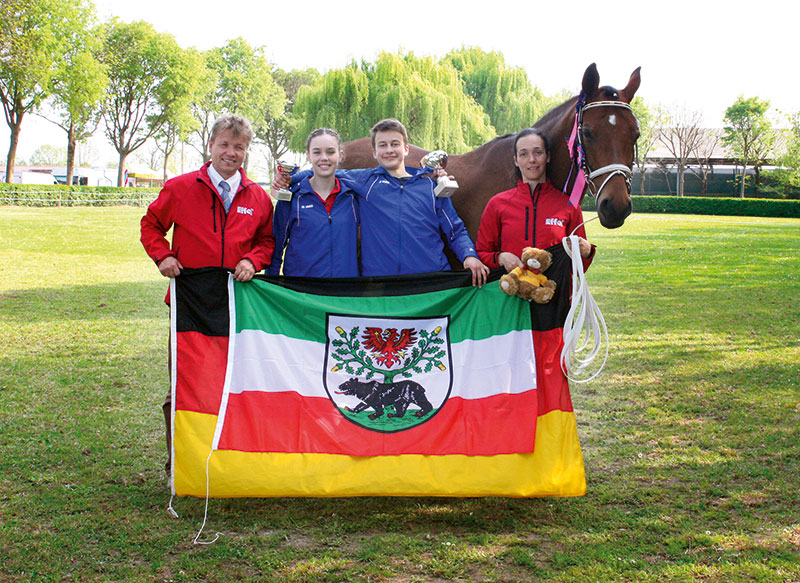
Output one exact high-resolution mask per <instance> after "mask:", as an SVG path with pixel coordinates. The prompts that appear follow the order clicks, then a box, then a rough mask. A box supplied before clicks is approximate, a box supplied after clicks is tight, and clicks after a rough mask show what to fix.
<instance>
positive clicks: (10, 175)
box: [6, 116, 22, 184]
mask: <svg viewBox="0 0 800 583" xmlns="http://www.w3.org/2000/svg"><path fill="white" fill-rule="evenodd" d="M21 124H22V117H21V116H20V118H19V120H17V123H16V124H13V125H9V128H10V129H11V139H10V140H9V144H8V157H7V158H6V183H7V184H11V183H12V182H14V163H15V162H16V161H17V145H18V144H19V128H20V125H21Z"/></svg>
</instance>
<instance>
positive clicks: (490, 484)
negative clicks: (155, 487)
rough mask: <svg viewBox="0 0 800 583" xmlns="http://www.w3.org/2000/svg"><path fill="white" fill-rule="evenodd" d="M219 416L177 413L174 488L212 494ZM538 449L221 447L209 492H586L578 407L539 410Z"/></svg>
mask: <svg viewBox="0 0 800 583" xmlns="http://www.w3.org/2000/svg"><path fill="white" fill-rule="evenodd" d="M216 422H217V416H216V415H209V414H206V413H195V412H192V411H176V414H175V492H176V493H177V494H178V495H179V496H199V497H205V495H206V459H207V458H208V454H209V452H210V451H211V441H212V438H213V435H214V428H215V426H216ZM535 444H536V446H535V451H534V452H533V453H525V454H508V455H494V456H464V455H441V456H434V455H427V456H426V455H392V456H376V457H352V456H345V455H332V454H318V453H263V452H258V453H255V452H254V453H251V452H241V451H226V450H217V451H215V452H214V453H213V455H212V456H211V460H210V465H209V475H210V485H209V493H210V496H211V497H226V498H227V497H242V496H249V497H269V496H315V497H316V496H510V497H528V496H582V495H583V494H585V493H586V478H585V475H584V469H583V454H582V453H581V448H580V443H579V441H578V431H577V426H576V423H575V414H574V413H573V412H565V411H551V412H550V413H547V414H546V415H542V416H541V417H539V419H538V421H537V425H536V441H535Z"/></svg>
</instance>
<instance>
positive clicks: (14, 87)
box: [0, 0, 87, 182]
mask: <svg viewBox="0 0 800 583" xmlns="http://www.w3.org/2000/svg"><path fill="white" fill-rule="evenodd" d="M86 10H87V6H86V5H85V4H84V3H83V2H80V1H76V2H58V1H56V0H2V2H0V102H2V104H3V113H4V114H5V120H6V123H7V124H8V127H9V130H10V134H11V135H10V140H9V147H8V156H7V158H6V182H11V181H12V180H13V177H14V164H15V161H16V157H17V145H18V144H19V135H20V130H21V126H22V120H23V118H24V117H25V115H26V114H28V113H30V112H33V111H35V110H36V109H37V108H38V107H39V106H40V105H41V103H42V101H43V100H44V99H45V98H46V97H47V95H48V93H49V92H50V89H51V80H52V78H53V75H54V74H55V73H56V71H57V70H58V69H59V67H60V66H61V65H62V63H63V61H64V55H65V54H66V53H67V52H68V51H69V50H70V42H71V41H72V40H73V38H74V37H75V34H76V32H77V31H79V30H81V29H82V28H83V23H84V20H85V19H86V17H85V13H86Z"/></svg>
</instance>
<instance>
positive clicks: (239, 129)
mask: <svg viewBox="0 0 800 583" xmlns="http://www.w3.org/2000/svg"><path fill="white" fill-rule="evenodd" d="M252 139H253V129H252V127H251V126H250V122H249V121H248V120H247V119H245V118H243V117H241V116H238V115H223V116H222V117H220V118H219V119H218V120H217V121H216V122H214V126H213V127H212V129H211V139H210V141H209V149H210V151H211V162H208V163H206V164H205V165H204V166H203V167H202V168H200V169H199V170H196V171H194V172H189V173H188V174H183V175H181V176H177V177H175V178H173V179H171V180H168V181H167V183H166V184H165V185H164V188H163V189H162V190H161V192H160V193H159V195H158V198H157V199H156V200H155V201H153V203H152V204H151V205H150V206H149V207H148V209H147V213H146V214H145V215H144V217H142V222H141V241H142V245H144V248H145V251H147V254H148V255H149V256H150V257H151V258H152V259H153V261H155V263H156V265H157V266H158V270H159V271H160V272H161V275H163V276H164V277H177V276H178V275H180V272H181V269H183V268H184V267H188V268H195V267H224V268H228V269H232V270H233V277H234V278H235V279H236V280H237V281H249V280H251V279H252V278H253V275H255V273H256V272H257V271H261V270H262V269H264V268H265V267H266V266H268V265H269V263H270V261H271V260H272V252H273V250H274V249H275V238H274V237H273V235H272V201H271V200H270V198H269V195H267V193H266V192H264V189H262V188H261V187H260V186H259V185H257V184H256V183H255V182H253V181H252V180H249V179H248V178H247V176H246V175H245V173H244V171H243V170H242V163H243V162H244V159H245V155H246V154H247V149H248V148H249V147H250V142H251V141H252ZM170 229H172V245H170V243H169V241H167V239H166V234H167V232H168V231H169V230H170ZM171 412H172V394H171V392H169V393H168V394H167V398H166V400H165V402H164V420H165V422H166V426H167V451H168V455H169V456H170V457H168V460H167V470H168V471H169V467H170V460H171V455H170V454H171V432H170V427H171Z"/></svg>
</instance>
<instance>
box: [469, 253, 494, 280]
mask: <svg viewBox="0 0 800 583" xmlns="http://www.w3.org/2000/svg"><path fill="white" fill-rule="evenodd" d="M464 269H469V270H470V271H471V272H472V285H473V287H474V286H476V285H477V286H478V287H483V284H484V283H486V277H487V276H488V275H489V268H488V267H486V266H485V265H484V264H483V262H482V261H481V260H480V259H478V258H477V257H475V256H473V255H470V256H469V257H467V258H466V259H465V260H464Z"/></svg>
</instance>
